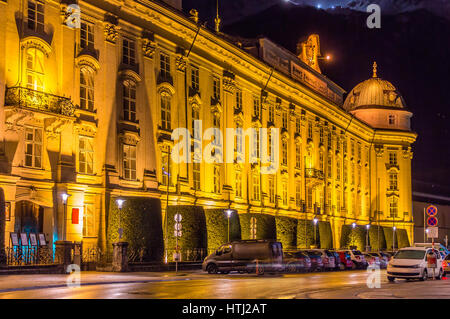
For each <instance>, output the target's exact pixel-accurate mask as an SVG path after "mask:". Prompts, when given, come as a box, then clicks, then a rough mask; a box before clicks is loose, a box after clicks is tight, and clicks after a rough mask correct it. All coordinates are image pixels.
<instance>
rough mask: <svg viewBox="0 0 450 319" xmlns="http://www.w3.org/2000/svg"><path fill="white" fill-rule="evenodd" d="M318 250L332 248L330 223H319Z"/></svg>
mask: <svg viewBox="0 0 450 319" xmlns="http://www.w3.org/2000/svg"><path fill="white" fill-rule="evenodd" d="M319 237H320V248H325V249H331V248H333V234H332V232H331V224H330V222H322V221H319Z"/></svg>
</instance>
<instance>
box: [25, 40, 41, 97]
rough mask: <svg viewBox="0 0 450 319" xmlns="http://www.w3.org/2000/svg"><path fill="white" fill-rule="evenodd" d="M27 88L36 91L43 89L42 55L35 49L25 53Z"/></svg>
mask: <svg viewBox="0 0 450 319" xmlns="http://www.w3.org/2000/svg"><path fill="white" fill-rule="evenodd" d="M26 79H27V80H26V81H27V82H26V83H27V88H29V89H32V90H37V91H42V90H43V89H44V53H43V52H42V51H40V50H38V49H36V48H29V49H28V50H27V52H26Z"/></svg>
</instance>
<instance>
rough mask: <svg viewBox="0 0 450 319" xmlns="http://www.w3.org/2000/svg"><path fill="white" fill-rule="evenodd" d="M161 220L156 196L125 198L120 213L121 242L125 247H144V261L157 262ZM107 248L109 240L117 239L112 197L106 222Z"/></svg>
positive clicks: (159, 259) (160, 258)
mask: <svg viewBox="0 0 450 319" xmlns="http://www.w3.org/2000/svg"><path fill="white" fill-rule="evenodd" d="M161 225H162V221H161V202H160V200H159V199H156V198H143V197H127V198H125V202H124V204H123V207H122V210H121V212H120V226H121V228H122V229H123V236H122V241H124V242H128V243H129V249H130V250H134V251H137V250H139V249H141V248H145V252H144V256H143V259H144V260H145V261H161V260H162V255H163V250H164V241H163V231H162V227H161ZM107 241H108V251H110V252H111V251H112V243H114V242H117V241H119V209H118V207H117V204H116V198H111V200H110V203H109V213H108V225H107Z"/></svg>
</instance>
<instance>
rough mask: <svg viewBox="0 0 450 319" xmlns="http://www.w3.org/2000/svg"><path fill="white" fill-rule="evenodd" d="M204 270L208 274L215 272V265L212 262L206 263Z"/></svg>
mask: <svg viewBox="0 0 450 319" xmlns="http://www.w3.org/2000/svg"><path fill="white" fill-rule="evenodd" d="M206 271H207V272H208V274H217V271H218V269H217V266H216V265H214V264H210V265H208V267H206Z"/></svg>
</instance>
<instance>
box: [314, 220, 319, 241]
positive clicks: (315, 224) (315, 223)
mask: <svg viewBox="0 0 450 319" xmlns="http://www.w3.org/2000/svg"><path fill="white" fill-rule="evenodd" d="M318 221H319V220H318V219H317V218H314V219H313V223H314V245H316V246H317V239H316V226H317V222H318Z"/></svg>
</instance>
